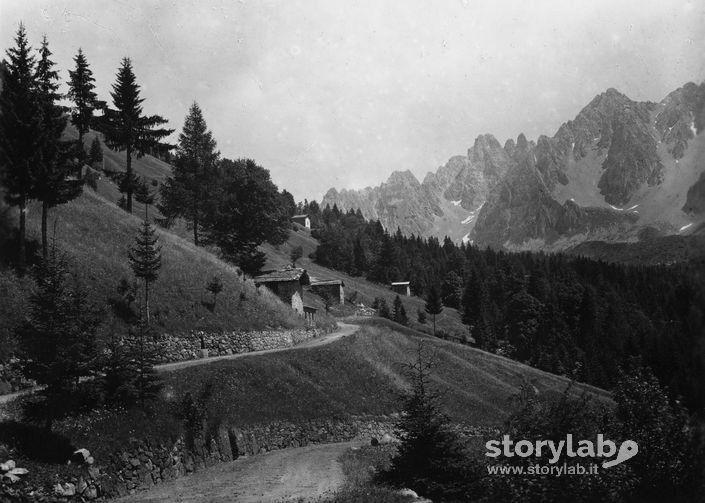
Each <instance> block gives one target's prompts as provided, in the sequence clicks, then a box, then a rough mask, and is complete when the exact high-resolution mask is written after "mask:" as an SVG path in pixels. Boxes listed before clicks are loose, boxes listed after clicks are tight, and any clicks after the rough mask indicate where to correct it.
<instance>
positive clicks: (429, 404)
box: [380, 344, 471, 501]
mask: <svg viewBox="0 0 705 503" xmlns="http://www.w3.org/2000/svg"><path fill="white" fill-rule="evenodd" d="M405 367H406V372H405V373H406V377H407V378H408V379H409V380H410V381H411V392H409V393H408V394H406V396H405V397H404V399H403V413H402V416H401V419H400V420H399V422H398V423H397V425H396V433H397V436H398V437H399V439H400V441H401V443H400V444H399V448H398V449H397V452H396V454H395V456H394V457H393V458H392V462H391V466H390V468H389V470H388V471H386V472H383V473H382V474H381V475H380V479H381V480H382V481H383V482H389V483H391V484H392V485H394V486H397V487H410V488H411V489H413V490H414V491H416V492H418V493H420V494H422V495H423V496H425V497H430V498H433V500H434V501H467V500H468V497H469V491H468V488H469V485H470V484H469V483H468V482H469V481H468V479H469V475H470V472H471V470H469V469H468V468H469V461H468V457H467V453H466V452H465V450H464V448H463V445H462V443H461V442H460V440H459V438H458V436H457V434H455V433H454V432H453V431H452V430H451V428H450V425H451V423H450V420H449V419H448V417H447V416H446V415H445V414H444V413H443V412H442V411H441V408H440V398H441V395H440V394H439V393H438V392H437V391H435V390H433V389H432V387H431V383H430V375H431V370H432V368H433V362H432V361H431V360H430V358H429V357H428V355H427V354H426V350H425V348H424V347H423V345H422V344H419V345H418V348H417V355H416V358H415V360H414V361H413V362H410V363H407V364H406V366H405Z"/></svg>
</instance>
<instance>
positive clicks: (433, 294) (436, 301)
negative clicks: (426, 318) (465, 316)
mask: <svg viewBox="0 0 705 503" xmlns="http://www.w3.org/2000/svg"><path fill="white" fill-rule="evenodd" d="M425 309H426V312H427V313H428V314H430V315H431V317H432V318H433V335H434V337H435V335H436V315H437V314H441V313H442V312H443V302H442V301H441V294H440V292H439V291H438V287H436V286H433V287H431V291H430V292H429V294H428V297H426V306H425Z"/></svg>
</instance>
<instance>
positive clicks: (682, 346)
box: [301, 203, 705, 414]
mask: <svg viewBox="0 0 705 503" xmlns="http://www.w3.org/2000/svg"><path fill="white" fill-rule="evenodd" d="M301 209H304V208H303V205H302V208H301ZM305 209H306V212H307V213H308V214H309V216H310V217H311V219H312V221H317V222H319V224H318V228H317V229H316V230H315V231H314V232H313V233H312V234H313V235H314V236H315V237H317V238H318V239H319V246H318V248H317V250H316V252H315V260H316V262H318V263H319V264H321V265H324V266H326V267H330V268H333V269H337V270H341V271H344V272H346V273H348V274H354V275H362V276H366V277H367V278H368V279H370V280H372V281H377V282H380V283H385V284H387V282H388V281H390V280H391V281H395V280H408V281H410V282H411V288H412V292H413V293H415V294H416V295H422V296H428V295H429V294H430V292H431V290H432V285H435V284H438V283H440V284H441V290H442V291H443V292H444V297H445V298H446V299H450V298H451V297H452V298H455V299H457V297H458V281H457V278H456V276H457V277H458V278H460V280H461V283H460V285H461V287H462V295H461V296H460V303H459V310H460V311H461V314H462V319H463V321H464V323H465V324H467V326H468V330H469V334H470V335H471V336H472V338H473V339H474V340H475V344H476V345H477V346H479V347H480V348H482V349H486V350H489V351H492V352H496V353H499V354H502V355H505V356H508V357H511V358H514V359H518V360H521V361H523V362H526V363H528V364H530V365H533V366H535V367H538V368H540V369H543V370H547V371H550V372H554V373H558V374H562V375H566V376H573V377H576V378H577V379H579V380H581V381H584V382H588V383H591V384H595V385H598V386H601V387H605V388H611V387H612V386H614V384H615V382H616V379H617V377H618V372H617V369H618V367H619V366H620V365H622V364H624V363H625V361H626V360H627V359H628V358H629V357H630V356H632V355H635V354H637V355H641V356H642V358H643V360H644V363H645V364H648V365H649V366H650V367H651V368H652V369H653V371H654V373H655V374H656V376H657V377H658V378H659V379H660V380H661V381H662V382H663V383H664V384H665V385H667V386H668V387H669V389H670V390H671V391H672V392H673V393H674V394H676V395H681V396H683V398H684V399H685V403H686V404H687V406H688V407H689V408H690V409H691V410H694V411H697V412H698V413H700V414H703V413H705V410H704V407H705V388H703V387H702V385H701V384H700V383H701V382H703V380H705V364H704V363H703V362H705V261H704V260H702V259H700V260H696V261H691V262H687V263H681V264H673V265H668V266H666V265H663V266H650V267H646V266H627V265H620V264H608V263H605V262H599V261H593V260H588V259H583V258H575V257H568V256H565V255H560V254H558V255H547V254H535V253H506V252H501V251H494V250H491V249H486V250H480V249H478V248H476V247H473V246H467V245H465V244H461V245H454V244H453V243H452V242H450V241H449V240H444V242H443V244H441V243H440V242H439V241H438V240H437V239H435V238H429V239H421V238H419V237H417V236H402V235H400V234H399V233H395V234H394V235H390V234H389V233H387V232H385V230H384V229H383V228H382V226H381V225H380V223H379V222H376V221H374V222H366V221H365V220H364V219H363V218H362V215H361V214H360V213H359V212H354V211H347V212H340V211H339V210H337V211H334V209H332V208H329V207H326V208H324V209H323V210H322V211H316V210H317V206H314V205H313V204H312V203H309V204H308V206H306V207H305ZM451 273H453V274H451Z"/></svg>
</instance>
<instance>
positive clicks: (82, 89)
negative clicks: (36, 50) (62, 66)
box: [68, 48, 99, 159]
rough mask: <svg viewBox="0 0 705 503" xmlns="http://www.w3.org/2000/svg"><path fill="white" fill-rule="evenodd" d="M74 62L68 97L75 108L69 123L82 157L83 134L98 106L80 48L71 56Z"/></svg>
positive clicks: (70, 74)
mask: <svg viewBox="0 0 705 503" xmlns="http://www.w3.org/2000/svg"><path fill="white" fill-rule="evenodd" d="M73 60H74V62H75V63H76V67H75V69H74V70H69V81H68V85H69V92H68V98H69V99H70V100H71V101H73V103H74V105H75V108H74V109H73V110H72V111H71V123H72V124H73V125H74V126H75V127H76V129H77V130H78V142H77V146H78V152H79V154H80V159H83V157H84V147H83V136H84V135H85V134H86V133H87V132H88V130H89V128H90V127H91V124H92V122H93V111H94V110H95V109H96V108H97V107H98V105H99V104H98V101H97V99H96V93H95V92H94V91H93V89H95V84H94V82H95V79H94V78H93V72H92V71H91V69H90V67H89V66H88V60H87V59H86V56H85V55H84V54H83V51H82V50H81V48H79V49H78V53H77V54H76V56H75V57H74V58H73Z"/></svg>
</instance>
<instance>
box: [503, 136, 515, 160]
mask: <svg viewBox="0 0 705 503" xmlns="http://www.w3.org/2000/svg"><path fill="white" fill-rule="evenodd" d="M516 148H517V144H516V142H515V141H514V140H513V139H511V138H509V139H508V140H507V141H505V142H504V151H505V152H506V153H507V155H508V156H509V157H514V150H516Z"/></svg>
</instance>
